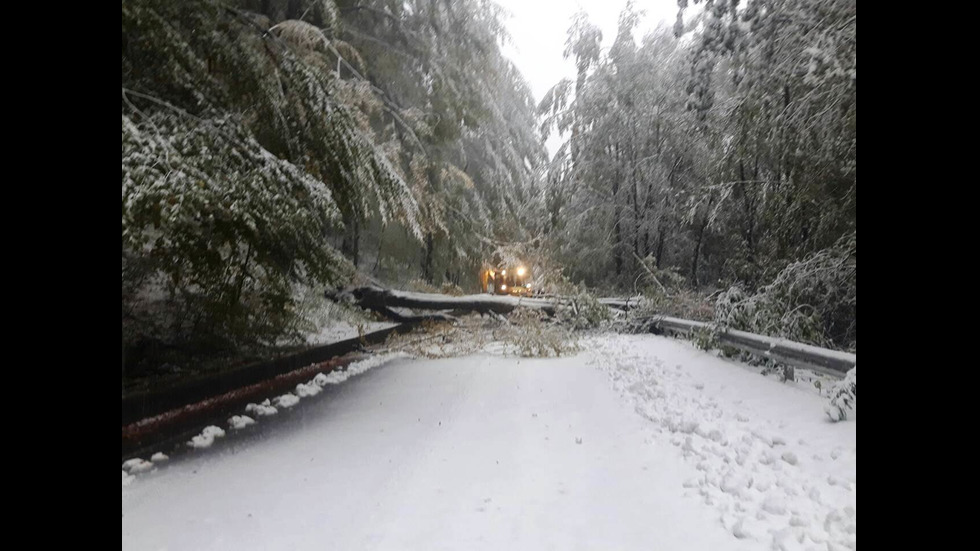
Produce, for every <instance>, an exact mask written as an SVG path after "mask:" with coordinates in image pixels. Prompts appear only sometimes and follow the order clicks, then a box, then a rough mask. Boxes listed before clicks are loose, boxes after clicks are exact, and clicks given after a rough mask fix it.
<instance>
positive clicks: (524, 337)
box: [498, 308, 578, 357]
mask: <svg viewBox="0 0 980 551" xmlns="http://www.w3.org/2000/svg"><path fill="white" fill-rule="evenodd" d="M507 321H508V322H509V323H508V325H507V326H505V327H504V328H503V329H502V330H501V331H500V332H499V334H498V338H499V339H500V340H502V341H503V342H504V343H505V344H506V345H507V346H508V347H509V349H511V350H512V351H513V352H514V353H516V354H517V355H519V356H524V357H549V356H567V355H569V354H572V353H574V352H577V351H578V345H577V344H576V341H575V337H574V335H573V334H572V333H571V331H570V330H569V329H568V328H567V327H563V326H562V325H559V324H556V323H552V321H550V320H548V319H547V317H546V316H545V314H544V313H543V312H542V311H541V310H537V309H534V308H518V309H516V310H514V311H513V312H511V313H510V315H508V316H507Z"/></svg>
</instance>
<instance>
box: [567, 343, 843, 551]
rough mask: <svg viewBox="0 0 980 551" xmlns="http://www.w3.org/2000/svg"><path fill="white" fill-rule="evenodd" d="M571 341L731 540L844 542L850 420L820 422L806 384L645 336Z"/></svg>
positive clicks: (801, 544)
mask: <svg viewBox="0 0 980 551" xmlns="http://www.w3.org/2000/svg"><path fill="white" fill-rule="evenodd" d="M583 344H584V348H585V349H587V350H589V354H590V356H591V359H590V362H591V363H592V364H594V365H595V366H596V367H597V368H599V369H601V370H602V371H605V372H606V373H607V374H608V375H609V376H610V377H611V379H612V381H613V383H614V387H615V388H616V389H617V390H619V391H620V392H621V393H622V394H623V395H624V396H626V397H628V399H629V400H630V402H631V403H632V404H633V406H634V408H635V410H636V412H637V413H638V414H640V415H641V416H642V417H643V418H645V419H647V420H648V421H649V426H650V428H651V430H652V432H653V435H654V438H655V439H659V440H661V441H669V442H670V443H671V444H673V445H674V446H676V447H677V449H678V450H679V452H680V453H681V454H682V455H683V456H684V457H685V458H686V460H687V461H689V462H690V463H691V464H693V465H694V466H695V468H696V469H697V470H698V471H699V474H698V475H697V476H694V477H691V478H689V479H687V480H684V481H678V483H679V484H680V483H682V484H683V486H684V487H685V488H687V489H688V490H687V493H688V494H689V495H692V496H696V497H700V499H701V500H702V501H703V502H704V503H705V504H706V505H709V506H711V507H713V508H714V509H715V510H716V512H717V519H718V521H719V522H721V523H722V525H723V526H724V527H725V528H726V529H728V530H729V531H730V532H731V533H732V535H733V536H734V537H736V538H738V539H740V540H748V541H755V542H758V543H762V544H764V545H765V548H767V549H768V548H772V549H807V550H809V549H814V550H816V549H819V550H825V549H844V548H850V549H855V548H856V545H857V543H856V537H857V534H856V532H857V511H856V501H857V483H856V482H857V480H856V476H857V440H856V437H857V431H856V422H855V421H854V420H848V421H846V422H841V423H831V422H830V421H829V419H828V418H827V415H826V414H825V413H824V407H825V404H826V398H825V397H823V396H821V395H820V393H819V391H818V390H817V389H816V386H815V385H813V384H812V383H811V382H807V383H797V384H784V383H780V382H778V381H776V380H774V379H773V378H767V377H763V376H760V375H759V374H758V372H757V371H756V370H753V369H752V368H748V367H746V366H744V365H741V364H738V363H735V362H730V361H727V360H724V359H721V358H718V357H717V356H715V355H714V354H710V353H707V352H704V351H701V350H698V349H697V348H695V347H694V346H692V345H691V344H689V343H687V342H684V341H678V340H674V339H668V338H664V337H657V336H653V335H636V336H625V335H604V336H602V337H597V338H592V339H589V340H588V341H586V342H585V343H583ZM816 379H817V380H820V378H819V377H817V378H816ZM821 382H822V383H823V387H824V388H827V387H828V386H829V384H830V383H831V382H832V381H830V380H821Z"/></svg>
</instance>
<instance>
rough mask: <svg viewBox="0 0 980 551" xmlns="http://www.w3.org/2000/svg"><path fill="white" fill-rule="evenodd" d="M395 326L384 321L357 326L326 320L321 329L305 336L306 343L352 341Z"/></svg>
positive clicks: (342, 321)
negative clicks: (363, 335)
mask: <svg viewBox="0 0 980 551" xmlns="http://www.w3.org/2000/svg"><path fill="white" fill-rule="evenodd" d="M396 325H398V324H397V323H392V322H386V321H365V322H361V323H360V324H358V323H353V322H350V321H347V320H328V321H326V322H325V325H324V326H323V327H321V328H320V329H318V330H317V331H315V332H313V333H310V334H309V335H307V337H306V343H307V344H311V345H318V344H328V343H332V342H338V341H343V340H347V339H353V338H355V337H359V336H361V335H362V334H365V333H373V332H375V331H380V330H382V329H387V328H389V327H394V326H396Z"/></svg>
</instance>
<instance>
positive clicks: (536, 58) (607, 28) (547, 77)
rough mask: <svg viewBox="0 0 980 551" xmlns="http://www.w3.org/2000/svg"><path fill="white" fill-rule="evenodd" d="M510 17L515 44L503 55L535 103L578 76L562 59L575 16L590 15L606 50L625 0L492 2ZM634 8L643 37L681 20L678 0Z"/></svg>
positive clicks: (648, 1)
mask: <svg viewBox="0 0 980 551" xmlns="http://www.w3.org/2000/svg"><path fill="white" fill-rule="evenodd" d="M494 1H495V2H496V3H497V4H499V5H500V6H501V7H503V8H504V10H506V11H507V12H509V13H510V17H507V18H505V24H506V25H507V30H508V32H509V33H510V35H511V41H510V43H508V44H507V45H505V46H504V48H503V53H504V55H506V56H507V57H509V58H510V59H511V60H513V62H514V64H515V65H517V68H518V69H520V71H521V73H523V74H524V78H525V79H527V81H528V84H530V86H531V92H532V93H533V94H534V99H535V102H540V101H541V98H542V97H544V94H545V93H546V92H547V91H548V90H549V89H550V88H551V87H552V86H554V85H555V84H556V83H557V82H558V81H559V80H561V79H562V78H566V77H568V78H574V77H575V65H574V63H573V61H572V60H570V59H569V60H566V59H564V58H563V57H562V52H564V50H565V39H566V38H567V33H568V27H569V26H571V23H572V15H574V14H575V12H577V11H578V10H579V9H584V10H585V11H586V13H588V14H589V19H590V20H591V21H592V23H593V24H595V25H598V27H599V28H600V29H601V30H602V47H603V49H608V48H609V47H610V46H612V43H613V40H615V39H616V29H617V27H618V25H619V13H620V12H621V11H622V10H623V8H624V7H625V6H626V2H627V0H494ZM634 5H635V7H636V10H637V11H641V12H644V13H643V15H642V17H641V19H640V24H639V25H638V31H639V35H640V36H642V34H643V33H645V32H646V31H648V30H651V29H653V28H655V27H656V26H657V23H659V22H661V21H664V22H666V23H667V24H668V25H673V23H674V21H675V20H676V19H677V0H636V1H635V3H634ZM558 145H559V142H558V140H557V139H556V137H555V136H552V137H551V138H550V139H549V140H548V144H547V146H548V152H549V154H554V152H555V150H556V149H557V146H558Z"/></svg>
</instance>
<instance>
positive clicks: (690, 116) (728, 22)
mask: <svg viewBox="0 0 980 551" xmlns="http://www.w3.org/2000/svg"><path fill="white" fill-rule="evenodd" d="M679 4H680V8H681V13H680V14H679V25H678V26H677V28H676V32H677V35H678V36H677V37H675V36H674V34H673V33H671V32H670V31H669V30H668V29H667V28H665V27H660V28H657V29H655V30H653V31H652V32H649V33H648V34H647V35H646V36H644V37H643V39H642V40H636V38H635V33H634V30H635V27H636V24H637V20H638V17H639V15H640V12H639V11H638V9H637V7H636V6H634V4H633V3H632V2H630V3H627V5H626V7H625V8H624V10H623V12H622V13H621V15H620V21H619V29H618V31H617V35H616V38H615V40H614V41H613V43H612V46H611V47H610V48H608V50H603V49H599V48H596V47H595V44H596V41H597V37H598V35H597V33H596V32H594V31H593V30H592V29H591V25H590V24H589V23H588V21H587V20H584V19H583V18H581V17H580V18H577V19H576V20H575V21H573V22H572V25H571V27H570V28H569V33H568V40H569V42H568V44H569V48H568V49H567V50H566V56H567V57H568V58H570V59H571V60H573V61H574V62H575V63H576V67H577V68H578V72H577V75H576V78H575V79H574V81H572V80H564V81H561V82H559V83H557V84H556V85H555V87H554V88H553V89H552V90H550V91H549V92H548V93H547V94H546V95H545V97H544V99H543V101H542V102H541V104H540V105H539V115H540V116H541V117H542V129H543V130H544V131H545V132H554V131H557V132H558V133H559V134H560V135H561V136H562V137H563V139H564V140H565V143H564V144H563V146H562V147H561V148H559V150H558V152H557V153H556V155H555V156H554V157H553V158H552V159H551V161H550V163H549V164H548V165H547V174H546V175H545V177H544V182H545V184H546V189H545V193H544V202H545V209H546V214H547V219H546V224H545V229H546V231H547V234H546V238H547V242H548V244H549V247H550V248H551V249H552V250H553V251H554V257H555V259H556V260H557V261H558V262H560V263H561V264H564V265H565V266H566V267H567V270H566V275H568V276H569V277H570V278H571V279H573V280H575V281H585V282H586V283H587V284H588V285H590V286H592V287H596V288H616V289H620V290H625V291H629V292H644V293H645V294H647V295H649V296H650V297H651V298H654V299H656V301H657V302H659V304H658V307H663V309H664V310H670V311H679V310H681V309H682V308H675V307H674V305H673V304H672V302H673V301H674V300H675V298H674V297H678V298H677V300H680V297H683V296H684V295H685V294H686V295H687V297H686V298H693V299H697V297H698V296H699V295H700V296H702V297H703V296H707V295H708V294H713V292H714V291H718V290H720V289H728V288H730V287H732V286H738V287H739V288H740V289H742V292H743V293H744V294H745V295H746V296H754V295H756V294H759V293H760V290H761V289H762V288H763V287H765V286H767V285H772V286H771V287H770V288H768V289H767V292H766V294H767V295H769V296H772V299H771V302H772V305H769V306H762V305H761V304H760V305H759V308H760V311H762V310H767V309H768V310H773V309H777V308H778V306H776V303H778V302H779V301H782V300H786V301H788V303H787V304H789V306H788V309H789V311H787V312H779V313H778V314H776V313H773V314H772V315H771V316H770V315H765V314H764V315H763V316H762V317H763V319H760V320H758V321H757V322H753V321H745V320H743V321H741V323H743V324H746V325H753V324H754V326H755V327H756V328H758V329H760V330H764V331H773V332H774V333H773V334H793V335H797V336H798V337H800V338H801V340H804V341H806V342H813V343H820V344H823V345H830V344H833V345H835V346H843V347H849V346H853V340H854V338H853V332H854V324H855V322H856V321H855V319H854V315H855V313H856V311H855V309H854V298H856V297H855V296H854V294H849V291H846V290H844V289H846V288H848V286H849V288H850V289H853V288H854V284H853V273H851V274H848V271H849V270H848V269H845V270H843V271H841V272H839V273H838V274H837V275H835V276H830V275H828V277H831V278H832V279H833V278H835V277H836V278H838V280H837V281H836V283H835V285H837V287H835V289H837V290H835V291H832V292H831V293H830V295H829V296H828V297H825V299H823V302H821V303H811V302H809V299H808V298H803V297H802V296H801V293H802V294H805V293H803V291H800V290H799V289H798V286H795V285H792V286H791V287H792V290H791V291H789V290H787V291H786V293H784V294H783V295H782V296H778V297H777V296H776V295H778V294H779V292H780V291H778V289H783V288H784V287H787V285H789V281H791V280H795V279H807V278H808V277H809V276H807V275H806V274H805V273H804V272H805V271H806V270H807V268H804V267H803V266H797V267H796V268H793V269H788V268H787V267H788V266H791V265H794V264H795V263H799V262H802V261H804V259H807V258H810V257H812V256H815V255H816V256H818V257H823V256H827V255H830V256H833V255H836V254H838V253H837V252H835V243H837V242H838V241H839V240H841V239H846V238H847V236H851V235H855V234H856V184H857V172H856V166H857V165H856V99H857V92H856V48H855V46H856V13H855V7H854V6H855V4H854V2H853V1H850V0H816V1H813V0H747V1H745V2H741V3H739V2H727V1H714V0H705V1H703V2H702V1H700V0H699V1H697V2H695V4H702V7H703V9H700V10H699V13H697V14H696V15H694V16H693V17H687V20H686V21H685V15H684V13H685V9H686V7H687V5H688V2H687V1H686V0H685V1H683V2H680V3H679ZM650 259H652V262H650ZM810 266H811V267H812V266H813V264H810ZM786 269H788V270H789V271H787V272H785V273H782V272H783V271H784V270H786ZM664 270H666V271H664ZM651 272H652V273H659V274H663V275H664V279H666V278H667V277H670V278H672V279H675V282H676V285H675V286H674V287H675V288H674V289H670V290H668V289H666V288H665V287H667V286H665V285H663V284H662V283H663V282H661V283H657V282H656V281H655V280H656V279H657V278H650V277H648V276H649V274H650V273H651ZM668 274H669V275H668ZM674 275H676V276H679V277H678V278H674V277H673V276H674ZM846 277H850V278H851V279H850V282H849V283H848V282H845V281H843V279H841V278H846ZM777 278H778V279H779V281H777ZM678 279H679V280H681V281H677V280H678ZM644 284H645V285H644ZM640 287H646V289H641V288H640ZM814 290H815V289H814ZM685 291H687V292H686V293H685ZM733 293H734V291H733V292H731V293H729V295H728V296H727V297H726V301H728V302H733V301H736V299H738V297H736V296H735V295H734V294H733ZM738 300H741V299H738ZM835 301H840V302H839V303H837V302H835ZM801 305H803V306H801ZM807 305H809V306H807ZM691 306H692V308H690V309H698V310H702V311H703V312H704V313H708V314H710V307H707V308H694V305H693V304H692V305H691ZM797 308H798V309H797ZM684 309H688V308H684ZM794 309H797V310H795V311H793V310H794ZM814 309H816V310H820V312H819V313H817V312H814ZM790 311H793V312H792V313H790ZM773 316H775V319H773ZM706 321H710V317H709V320H706Z"/></svg>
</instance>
